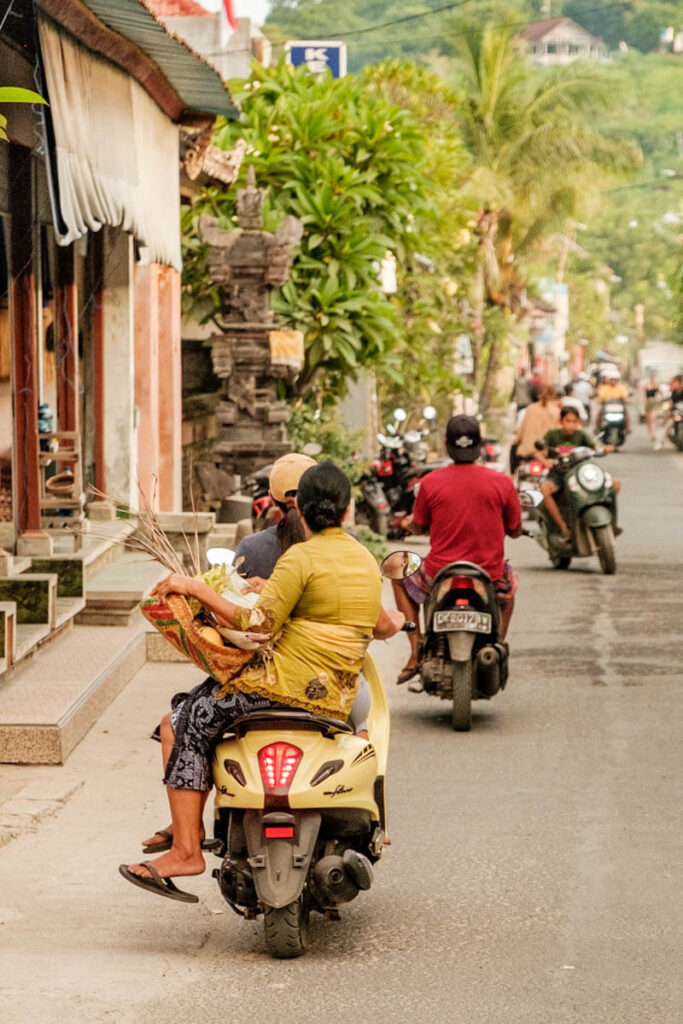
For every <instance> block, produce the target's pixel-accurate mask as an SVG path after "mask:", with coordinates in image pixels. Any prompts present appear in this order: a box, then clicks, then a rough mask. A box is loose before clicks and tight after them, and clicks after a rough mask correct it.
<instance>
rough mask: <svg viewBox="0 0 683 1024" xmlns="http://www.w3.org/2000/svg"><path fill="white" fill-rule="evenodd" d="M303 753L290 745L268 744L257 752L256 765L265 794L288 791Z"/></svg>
mask: <svg viewBox="0 0 683 1024" xmlns="http://www.w3.org/2000/svg"><path fill="white" fill-rule="evenodd" d="M302 757H303V751H301V750H299V748H298V747H294V746H292V744H291V743H269V744H268V746H267V747H261V749H260V750H259V752H258V763H259V769H260V771H261V779H262V780H263V788H264V789H265V791H266V792H267V793H272V792H275V791H276V790H280V791H281V792H282V791H284V792H285V793H286V792H288V791H289V787H290V786H291V784H292V779H293V778H294V774H295V772H296V770H297V768H298V767H299V762H300V761H301V758H302Z"/></svg>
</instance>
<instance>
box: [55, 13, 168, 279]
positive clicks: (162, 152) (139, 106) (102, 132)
mask: <svg viewBox="0 0 683 1024" xmlns="http://www.w3.org/2000/svg"><path fill="white" fill-rule="evenodd" d="M38 28H39V35H40V47H41V51H42V61H43V68H44V74H45V80H46V85H47V92H48V98H49V101H50V107H49V111H50V116H51V120H52V125H53V128H54V142H53V143H52V141H51V149H52V152H51V154H50V156H51V160H50V161H49V165H50V171H51V187H52V193H53V208H54V209H55V230H56V232H57V236H58V240H59V242H60V244H63V245H66V244H68V243H69V242H72V241H74V240H75V239H77V238H81V237H82V236H83V235H85V234H86V233H87V232H88V231H97V230H99V228H101V227H102V226H103V225H104V224H109V225H111V226H113V227H121V228H122V229H123V230H124V231H128V232H130V233H131V234H132V235H134V236H135V238H137V239H138V240H139V241H140V242H141V243H142V244H143V245H145V246H146V247H147V249H148V250H149V256H150V259H151V260H152V261H154V262H156V263H163V264H166V265H167V266H171V267H175V268H176V269H177V270H180V268H181V256H180V184H179V138H178V133H179V129H178V126H177V125H176V124H174V123H173V121H172V120H170V118H169V117H168V116H166V115H165V114H164V113H163V112H162V111H161V109H160V108H159V106H158V105H157V103H155V101H154V100H153V99H152V98H151V96H150V95H149V94H148V93H147V92H146V91H145V89H143V88H142V86H141V85H140V84H139V82H138V81H136V79H135V78H133V77H132V76H131V75H130V74H127V73H126V72H124V71H122V70H121V69H120V68H119V67H116V66H115V65H114V64H112V63H110V62H109V61H108V60H105V59H103V58H102V57H99V56H97V55H96V54H94V53H92V51H91V50H89V49H86V48H85V47H84V46H81V45H80V43H78V42H77V41H76V40H75V39H74V37H73V36H72V35H71V34H70V33H68V32H64V31H63V30H62V29H61V28H60V27H59V26H57V25H56V24H55V23H54V22H53V21H51V20H50V19H48V18H45V17H43V16H39V19H38Z"/></svg>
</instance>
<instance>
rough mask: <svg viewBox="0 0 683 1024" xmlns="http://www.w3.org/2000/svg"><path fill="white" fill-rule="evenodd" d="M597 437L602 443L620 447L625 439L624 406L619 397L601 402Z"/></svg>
mask: <svg viewBox="0 0 683 1024" xmlns="http://www.w3.org/2000/svg"><path fill="white" fill-rule="evenodd" d="M598 437H599V438H600V440H601V441H602V443H603V444H609V445H612V447H613V448H615V449H616V448H620V447H621V445H622V444H623V443H624V441H625V440H626V406H625V405H624V403H623V401H622V400H621V399H615V400H612V399H610V400H608V401H606V402H603V403H602V409H601V413H600V430H599V432H598Z"/></svg>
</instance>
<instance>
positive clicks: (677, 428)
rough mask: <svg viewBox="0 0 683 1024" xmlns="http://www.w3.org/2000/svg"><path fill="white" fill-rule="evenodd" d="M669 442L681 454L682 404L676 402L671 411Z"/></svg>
mask: <svg viewBox="0 0 683 1024" xmlns="http://www.w3.org/2000/svg"><path fill="white" fill-rule="evenodd" d="M669 440H670V441H671V443H672V444H674V445H675V446H676V448H678V450H679V452H683V402H676V403H675V405H674V407H673V408H672V410H671V425H670V427H669Z"/></svg>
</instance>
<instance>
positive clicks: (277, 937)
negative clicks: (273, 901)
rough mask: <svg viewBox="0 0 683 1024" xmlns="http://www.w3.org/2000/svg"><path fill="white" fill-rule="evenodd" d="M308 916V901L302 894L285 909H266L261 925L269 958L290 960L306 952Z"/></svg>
mask: <svg viewBox="0 0 683 1024" xmlns="http://www.w3.org/2000/svg"><path fill="white" fill-rule="evenodd" d="M308 916H309V908H308V900H307V899H306V897H305V894H304V893H302V895H301V896H299V899H298V900H295V901H294V902H293V903H288V904H287V905H286V906H285V907H266V909H265V911H264V914H263V924H264V929H265V936H266V949H267V950H268V952H269V954H270V955H271V956H274V957H277V959H278V960H290V959H292V958H293V957H295V956H301V954H302V953H305V952H306V947H307V945H308Z"/></svg>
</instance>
